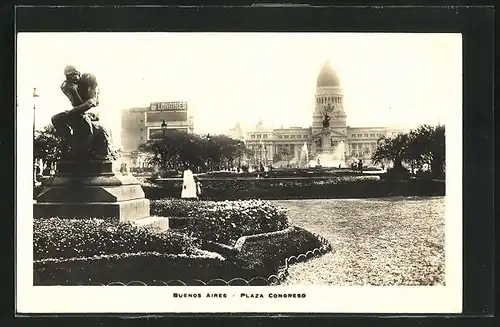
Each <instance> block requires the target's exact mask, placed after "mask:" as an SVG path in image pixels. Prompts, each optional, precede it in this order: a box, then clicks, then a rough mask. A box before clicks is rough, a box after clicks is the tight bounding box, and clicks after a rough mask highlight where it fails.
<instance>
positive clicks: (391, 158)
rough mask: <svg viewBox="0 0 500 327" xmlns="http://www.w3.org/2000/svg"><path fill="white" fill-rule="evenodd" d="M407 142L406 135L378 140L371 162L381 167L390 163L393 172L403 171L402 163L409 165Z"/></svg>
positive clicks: (408, 139)
mask: <svg viewBox="0 0 500 327" xmlns="http://www.w3.org/2000/svg"><path fill="white" fill-rule="evenodd" d="M409 141H410V138H409V135H408V134H398V135H396V136H395V137H392V138H387V137H382V138H380V139H379V141H378V146H377V149H376V150H375V152H373V154H372V158H371V159H372V162H373V163H375V164H383V165H386V164H387V163H390V162H392V163H393V165H394V166H393V168H394V169H395V170H405V169H404V167H403V162H405V163H410V161H411V160H410V158H409V155H408V148H409Z"/></svg>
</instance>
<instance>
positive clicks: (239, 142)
mask: <svg viewBox="0 0 500 327" xmlns="http://www.w3.org/2000/svg"><path fill="white" fill-rule="evenodd" d="M242 145H243V142H241V140H238V155H239V157H238V169H240V168H241V146H242Z"/></svg>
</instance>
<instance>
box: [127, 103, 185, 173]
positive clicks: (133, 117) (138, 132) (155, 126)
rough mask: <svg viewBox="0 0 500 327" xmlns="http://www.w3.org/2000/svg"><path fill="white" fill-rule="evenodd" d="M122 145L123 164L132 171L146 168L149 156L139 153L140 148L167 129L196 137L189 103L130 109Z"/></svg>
mask: <svg viewBox="0 0 500 327" xmlns="http://www.w3.org/2000/svg"><path fill="white" fill-rule="evenodd" d="M121 125H122V127H121V143H122V149H121V150H122V158H123V161H124V162H126V163H128V164H129V165H130V166H132V167H137V166H144V165H145V161H144V159H145V156H144V155H143V154H140V153H138V152H137V148H138V146H139V145H140V144H142V143H145V142H146V141H148V140H149V139H151V138H154V137H155V135H161V134H159V133H161V131H162V130H163V129H176V130H182V131H185V132H186V133H193V132H194V126H193V117H192V116H190V115H189V110H188V104H187V102H181V101H175V102H152V103H150V105H149V106H147V107H138V108H129V109H124V110H122V113H121Z"/></svg>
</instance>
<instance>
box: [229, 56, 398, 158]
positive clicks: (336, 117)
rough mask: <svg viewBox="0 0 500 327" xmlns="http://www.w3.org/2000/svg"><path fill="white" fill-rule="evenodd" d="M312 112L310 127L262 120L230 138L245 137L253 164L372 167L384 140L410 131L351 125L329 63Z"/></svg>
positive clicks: (237, 129)
mask: <svg viewBox="0 0 500 327" xmlns="http://www.w3.org/2000/svg"><path fill="white" fill-rule="evenodd" d="M311 111H312V126H311V127H309V128H302V127H290V128H279V129H275V128H274V129H273V128H269V127H266V126H265V125H264V123H263V121H262V120H260V121H259V122H258V123H257V125H256V126H254V127H253V128H250V129H248V130H247V131H245V132H242V131H241V127H240V126H239V125H237V126H236V127H235V128H234V129H233V130H231V131H230V133H229V135H231V136H233V137H237V136H238V134H240V135H242V136H243V138H244V140H245V142H246V144H247V146H248V147H249V148H250V150H251V151H252V154H253V155H252V156H251V157H250V158H247V161H248V163H249V164H250V165H260V164H263V165H272V166H274V167H286V166H288V165H291V166H297V165H299V166H304V162H309V165H312V164H314V165H316V164H320V165H322V166H335V167H337V166H343V167H345V166H348V165H350V164H351V163H352V162H358V161H359V160H362V161H363V163H364V165H367V166H370V165H371V164H372V163H371V160H370V157H371V155H372V153H373V151H374V150H375V149H376V146H377V140H378V139H379V138H380V137H382V136H393V135H395V134H398V133H404V132H408V130H407V129H389V128H387V127H382V126H366V127H353V126H348V125H347V114H346V111H345V110H344V99H343V93H342V87H341V84H340V79H339V77H338V76H337V74H336V72H335V71H334V69H333V68H332V66H331V64H330V62H329V61H327V62H325V64H324V65H323V67H322V68H321V70H320V72H319V75H318V78H317V83H316V94H315V105H314V107H313V108H312V110H311ZM301 162H302V164H301Z"/></svg>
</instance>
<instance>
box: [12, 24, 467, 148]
mask: <svg viewBox="0 0 500 327" xmlns="http://www.w3.org/2000/svg"><path fill="white" fill-rule="evenodd" d="M461 44H462V39H461V35H460V34H424V33H420V34H404V33H373V34H371V33H114V32H113V33H111V32H108V33H104V32H103V33H20V34H18V37H17V101H18V102H17V103H18V107H17V110H18V112H17V114H18V117H33V116H32V115H33V107H34V106H35V110H36V111H35V112H36V114H35V124H36V126H37V127H39V126H42V125H45V124H48V123H49V122H50V117H51V116H52V115H54V114H56V113H58V112H60V111H63V110H68V109H71V107H70V104H69V101H68V100H67V98H66V97H65V96H64V94H63V93H62V92H61V90H60V85H61V83H62V82H63V80H64V74H63V70H64V67H65V66H66V65H68V64H71V65H75V66H76V67H77V68H78V69H79V70H80V71H81V72H90V73H93V74H94V75H96V77H97V80H98V83H99V88H100V104H99V107H97V108H95V109H93V111H95V112H98V113H99V115H100V117H101V120H102V122H103V123H104V124H105V125H106V126H107V127H108V128H109V129H110V130H111V131H112V134H113V138H114V141H115V142H117V141H118V142H119V134H120V129H121V126H120V111H121V110H122V109H124V108H131V107H146V106H148V105H149V104H150V102H161V101H187V102H188V109H189V114H190V115H192V116H193V118H194V128H195V132H198V133H222V132H224V131H226V130H228V129H229V128H231V127H232V126H234V124H235V123H236V122H241V123H242V124H243V126H248V125H254V124H256V123H257V121H258V120H259V119H260V118H261V119H262V120H263V122H264V124H265V125H268V126H270V127H281V126H283V127H287V126H301V127H309V126H310V125H311V123H312V112H313V110H314V106H315V92H316V79H317V75H318V73H319V70H320V69H321V67H322V66H323V64H324V62H325V61H326V60H330V61H331V64H332V66H333V67H334V69H335V71H336V72H337V75H338V76H339V78H340V83H341V86H342V90H343V93H344V110H345V112H346V115H347V125H349V126H352V127H363V126H367V127H368V126H394V127H398V126H400V127H410V128H412V127H416V126H418V125H419V124H424V123H426V124H432V125H435V124H438V123H446V120H447V119H448V118H447V117H453V115H461V112H462V45H461ZM35 87H36V89H37V93H38V94H39V97H38V98H36V99H35V98H33V96H32V94H33V88H35Z"/></svg>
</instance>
